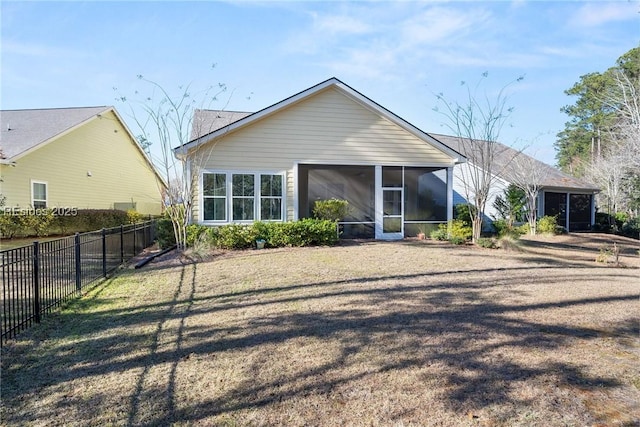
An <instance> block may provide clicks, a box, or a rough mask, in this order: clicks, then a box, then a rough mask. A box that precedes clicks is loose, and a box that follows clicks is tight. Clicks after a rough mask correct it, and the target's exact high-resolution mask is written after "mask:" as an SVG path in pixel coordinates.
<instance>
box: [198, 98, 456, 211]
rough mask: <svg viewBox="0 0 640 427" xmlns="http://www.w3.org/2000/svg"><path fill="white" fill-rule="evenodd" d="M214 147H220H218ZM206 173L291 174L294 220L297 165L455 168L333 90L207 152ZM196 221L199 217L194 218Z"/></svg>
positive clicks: (444, 156) (435, 151)
mask: <svg viewBox="0 0 640 427" xmlns="http://www.w3.org/2000/svg"><path fill="white" fill-rule="evenodd" d="M214 144H215V145H214ZM203 150H204V151H205V152H206V151H207V150H208V151H209V156H208V161H205V162H203V163H202V164H203V165H204V168H205V169H214V170H247V171H274V172H286V173H287V184H288V185H287V211H288V215H287V216H288V219H291V218H292V217H293V201H294V200H293V182H294V173H293V166H294V164H295V163H326V164H359V165H361V164H370V165H376V164H377V165H443V166H449V165H451V162H452V159H451V157H449V156H448V155H447V154H445V153H443V152H441V151H440V150H438V149H437V148H435V147H433V146H431V145H430V144H428V143H426V142H424V141H423V140H421V139H420V138H418V137H416V136H414V135H412V134H411V133H409V132H407V131H406V130H404V129H402V128H401V127H399V126H397V125H396V124H394V123H392V122H390V121H389V120H387V119H385V118H383V117H381V116H380V115H378V114H376V113H374V112H373V111H371V110H369V109H368V108H366V107H364V106H363V105H361V104H360V103H358V102H357V101H355V100H353V99H352V98H350V97H349V96H348V95H345V94H343V93H342V92H340V91H339V90H337V89H335V88H328V89H327V90H324V91H321V92H319V93H317V94H315V95H313V96H311V97H309V98H307V99H305V100H303V101H301V102H299V103H296V104H294V105H291V106H289V107H287V108H286V109H283V110H280V111H278V112H277V113H275V114H273V115H271V116H268V117H265V118H263V119H262V120H260V121H258V122H256V123H254V124H252V125H251V126H249V127H245V128H242V129H239V130H237V131H235V132H232V133H229V134H227V135H225V136H223V137H221V138H219V139H218V140H217V141H216V142H214V143H210V144H208V145H206V146H204V147H203ZM195 217H196V218H197V214H196V215H195Z"/></svg>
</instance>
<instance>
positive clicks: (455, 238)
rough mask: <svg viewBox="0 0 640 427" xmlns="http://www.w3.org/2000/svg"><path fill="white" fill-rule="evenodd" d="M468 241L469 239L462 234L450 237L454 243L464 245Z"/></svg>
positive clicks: (450, 240)
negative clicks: (461, 235)
mask: <svg viewBox="0 0 640 427" xmlns="http://www.w3.org/2000/svg"><path fill="white" fill-rule="evenodd" d="M466 241H467V239H465V238H464V237H460V236H451V237H449V242H450V243H453V244H454V245H462V244H464V243H465V242H466Z"/></svg>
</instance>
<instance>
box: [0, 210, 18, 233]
mask: <svg viewBox="0 0 640 427" xmlns="http://www.w3.org/2000/svg"><path fill="white" fill-rule="evenodd" d="M22 229H23V226H22V224H21V222H20V217H19V216H18V215H11V214H8V213H0V236H2V237H4V238H5V239H11V238H13V237H15V236H17V235H18V234H20V232H21V231H22Z"/></svg>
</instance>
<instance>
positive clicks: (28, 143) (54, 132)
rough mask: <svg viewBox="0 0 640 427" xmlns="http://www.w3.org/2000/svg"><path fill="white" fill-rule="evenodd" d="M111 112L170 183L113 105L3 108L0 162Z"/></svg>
mask: <svg viewBox="0 0 640 427" xmlns="http://www.w3.org/2000/svg"><path fill="white" fill-rule="evenodd" d="M108 112H112V113H113V114H114V115H115V116H116V118H117V119H118V122H119V123H120V124H121V125H122V127H123V128H124V129H125V131H126V133H127V135H128V136H129V138H130V139H131V142H132V143H133V144H134V146H135V148H136V149H137V150H138V151H139V152H140V154H141V155H142V157H143V158H144V159H145V161H146V162H147V164H148V165H149V167H151V170H152V171H153V172H154V174H155V175H156V176H157V177H158V179H159V181H160V182H161V183H162V185H163V186H164V187H167V183H166V181H165V179H164V178H163V177H162V175H160V173H159V172H158V170H157V169H156V167H155V165H154V164H153V162H152V161H151V159H150V158H149V156H148V155H147V153H145V152H144V150H143V149H142V147H140V145H139V144H138V142H137V140H136V138H135V137H134V136H133V133H131V130H130V129H129V128H128V127H127V125H126V123H125V122H124V120H122V117H120V115H119V114H118V112H117V111H116V109H115V108H114V107H112V106H103V107H79V108H44V109H33V110H2V111H0V126H1V127H0V162H1V163H13V162H15V161H16V160H18V159H19V158H20V157H22V156H24V155H26V154H28V153H30V152H32V151H34V150H37V149H38V148H40V147H42V146H44V145H46V144H48V143H49V142H51V141H54V140H55V139H56V138H59V137H61V136H63V135H65V134H67V133H69V132H71V131H72V130H74V129H77V128H78V127H80V126H82V125H84V124H85V123H88V122H89V121H91V120H95V119H96V118H99V117H100V116H101V115H102V114H105V113H108Z"/></svg>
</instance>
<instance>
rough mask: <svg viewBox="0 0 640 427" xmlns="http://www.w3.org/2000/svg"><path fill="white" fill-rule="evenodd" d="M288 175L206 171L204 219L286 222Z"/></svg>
mask: <svg viewBox="0 0 640 427" xmlns="http://www.w3.org/2000/svg"><path fill="white" fill-rule="evenodd" d="M283 185H284V176H283V175H282V174H268V173H232V172H206V173H203V175H202V190H203V191H202V208H203V217H202V219H203V220H204V221H217V222H229V221H254V220H261V221H282V220H283V217H284V214H283V206H284V189H283Z"/></svg>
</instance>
